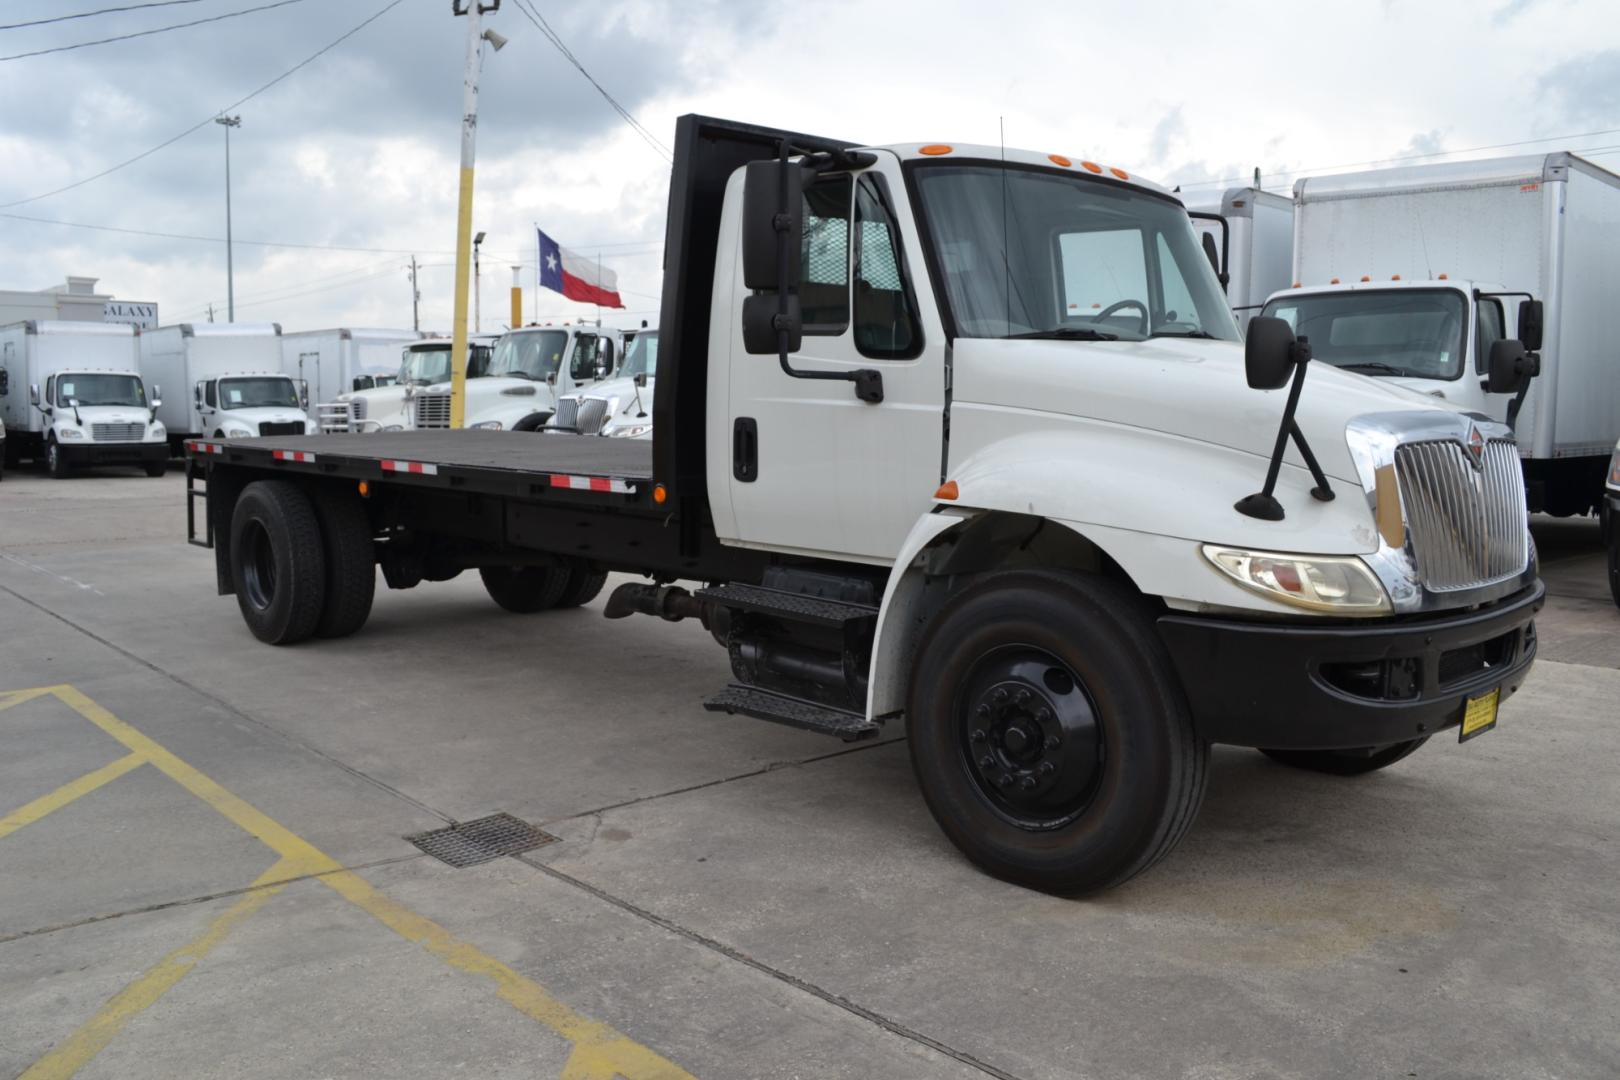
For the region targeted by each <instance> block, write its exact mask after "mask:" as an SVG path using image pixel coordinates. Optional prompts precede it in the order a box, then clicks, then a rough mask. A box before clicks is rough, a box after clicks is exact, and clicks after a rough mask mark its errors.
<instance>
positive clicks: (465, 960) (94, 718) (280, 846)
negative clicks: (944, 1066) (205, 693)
mask: <svg viewBox="0 0 1620 1080" xmlns="http://www.w3.org/2000/svg"><path fill="white" fill-rule="evenodd" d="M44 691H45V693H49V694H52V695H54V696H55V697H56V698H57V699H58V700H59V701H61V702H62V703H63V704H65V705H66V706H68V708H70V709H72V710H73V711H74V712H76V713H78V714H79V715H80V716H82V717H83V718H84V719H86V720H88V721H90V722H91V723H92V724H94V725H96V726H97V727H98V728H100V729H101V730H102V731H104V732H106V733H107V734H108V735H110V736H112V737H113V738H114V739H116V740H117V741H119V742H121V743H123V744H124V746H125V747H126V748H128V749H129V750H130V751H131V752H132V753H134V754H138V755H139V756H140V757H141V758H142V759H143V760H144V761H145V762H146V763H147V764H150V765H151V766H152V767H153V768H155V769H157V770H158V771H159V772H161V773H163V774H164V775H165V776H167V777H168V778H169V779H171V780H173V781H174V782H175V783H176V784H178V785H179V786H181V787H182V788H184V789H185V790H187V791H189V792H190V793H191V794H192V795H195V796H196V797H197V798H198V799H201V800H202V801H203V802H205V803H207V804H208V805H209V806H210V807H212V808H213V809H214V810H215V811H217V812H218V813H219V814H220V815H221V816H222V817H224V818H225V819H226V820H227V821H230V822H231V823H232V824H234V825H235V826H236V827H237V828H239V829H241V830H242V831H243V832H246V833H247V834H248V835H250V836H253V837H254V838H256V839H257V840H258V841H259V842H260V843H262V844H264V845H265V846H266V847H268V848H269V849H270V850H271V851H273V852H274V853H275V854H276V855H277V856H278V858H277V861H276V862H275V864H274V865H272V866H271V868H270V869H269V870H266V871H265V872H264V873H263V874H261V875H260V876H259V878H258V879H257V880H256V881H255V882H254V886H255V887H253V888H250V889H249V891H247V892H245V893H243V894H242V895H241V896H240V897H239V898H238V900H237V902H236V903H235V904H233V905H231V907H230V908H229V909H227V910H226V911H225V912H223V913H221V914H220V915H218V916H216V917H215V919H214V920H213V921H212V922H210V923H209V926H208V929H207V930H205V931H204V932H203V934H202V935H201V936H199V937H198V938H196V939H194V940H193V941H192V942H191V943H190V944H189V945H184V946H181V947H180V948H179V949H177V950H175V951H174V952H171V953H170V954H169V955H168V956H166V957H165V958H164V959H163V960H162V961H160V962H159V963H158V964H157V965H156V966H154V967H152V968H150V969H148V970H147V972H146V973H145V974H144V975H142V976H141V977H140V978H138V979H137V980H136V981H135V982H133V983H131V984H130V985H129V986H127V987H125V988H124V989H123V990H121V991H119V992H118V993H117V994H115V995H113V997H112V998H111V999H110V1000H109V1001H108V1002H107V1003H106V1004H105V1005H103V1006H102V1008H101V1009H100V1011H98V1012H97V1013H96V1015H94V1016H92V1017H91V1018H90V1019H89V1020H87V1021H85V1022H84V1023H83V1024H82V1025H80V1027H79V1028H78V1029H77V1030H76V1031H74V1032H73V1034H72V1035H70V1036H68V1038H67V1039H66V1041H64V1042H62V1043H61V1044H59V1045H58V1046H56V1047H54V1048H53V1049H51V1050H50V1051H47V1053H46V1054H45V1056H44V1057H42V1058H40V1059H39V1061H37V1062H35V1063H34V1064H33V1065H32V1066H30V1067H29V1068H28V1069H27V1070H25V1071H24V1072H23V1073H22V1074H21V1076H20V1077H19V1078H18V1080H66V1078H67V1077H71V1076H72V1075H74V1073H76V1072H77V1071H78V1070H79V1069H80V1068H82V1067H83V1066H84V1065H85V1064H86V1063H87V1062H88V1061H89V1060H90V1059H91V1058H93V1057H94V1056H95V1055H96V1054H97V1053H99V1052H100V1051H101V1050H102V1049H103V1048H104V1047H105V1046H106V1045H107V1044H108V1043H109V1042H110V1041H111V1040H112V1039H113V1038H114V1037H116V1036H117V1035H118V1033H119V1032H120V1031H122V1030H123V1029H124V1027H125V1026H127V1025H128V1024H129V1022H130V1021H131V1020H132V1019H134V1017H135V1016H137V1015H139V1014H140V1013H141V1012H142V1011H143V1010H145V1009H146V1008H147V1007H149V1006H150V1005H152V1004H153V1003H154V1002H156V1001H157V1000H158V999H159V998H160V997H162V996H163V994H165V993H167V992H168V990H169V989H170V988H172V987H173V986H174V985H175V984H176V983H178V982H179V981H180V979H182V978H183V977H184V976H185V975H186V974H187V973H188V972H189V971H191V969H192V968H194V967H195V966H196V965H197V963H198V962H200V961H201V959H202V958H203V957H204V956H206V955H207V953H208V952H209V951H211V950H212V949H213V948H214V947H215V946H217V945H218V944H219V942H220V941H222V940H224V938H225V936H226V934H228V933H229V931H230V930H231V929H233V928H234V927H235V925H236V924H237V923H239V922H241V921H243V920H244V919H246V918H247V917H248V916H250V915H252V914H253V913H254V912H256V911H257V910H258V909H259V908H260V907H262V906H263V905H264V904H265V903H267V902H268V901H269V900H270V898H271V897H273V896H274V895H275V894H276V893H278V892H280V891H281V890H282V889H284V888H286V886H287V885H288V884H290V883H291V880H290V879H289V880H288V881H281V880H279V878H277V877H275V875H276V874H278V872H279V873H281V874H283V875H288V874H290V875H291V876H292V878H296V877H315V878H316V879H317V880H319V881H320V883H321V884H323V885H325V886H326V887H327V888H329V889H331V890H332V891H333V892H335V893H337V894H338V895H339V896H341V897H342V898H343V899H345V900H347V901H349V902H350V903H351V904H354V905H355V906H356V907H358V908H360V910H362V911H364V912H365V913H366V914H368V915H370V916H371V917H372V918H373V919H376V920H377V921H378V922H380V923H382V924H383V926H385V927H387V928H388V929H390V930H392V931H393V932H394V933H396V934H398V935H399V936H400V937H402V938H404V939H405V940H406V941H409V942H411V943H412V944H414V945H417V946H419V947H421V948H422V949H424V950H425V951H427V952H428V953H430V954H432V955H433V956H435V957H437V958H438V959H439V960H440V961H442V962H443V963H445V964H447V965H448V966H450V967H452V968H455V969H456V970H458V971H460V972H463V973H465V974H468V975H474V976H478V977H480V978H482V979H485V980H488V982H490V983H491V984H493V987H494V989H495V992H496V994H497V996H499V997H500V998H501V1000H503V1001H505V1002H506V1003H507V1004H508V1005H511V1006H512V1007H513V1008H514V1009H516V1010H517V1011H518V1012H519V1013H521V1014H523V1015H524V1016H527V1017H528V1018H529V1019H531V1020H534V1021H536V1022H538V1023H540V1024H541V1025H543V1026H544V1027H547V1028H549V1029H550V1030H551V1031H552V1032H554V1033H555V1034H557V1035H560V1036H561V1037H562V1038H564V1039H566V1040H567V1041H568V1042H569V1043H571V1044H572V1046H573V1048H572V1050H571V1052H570V1054H569V1057H568V1062H567V1064H566V1065H565V1067H564V1071H563V1073H562V1080H613V1078H615V1077H623V1080H696V1077H694V1076H692V1074H691V1073H689V1072H687V1071H686V1070H685V1069H682V1068H681V1067H680V1066H678V1065H676V1064H674V1063H673V1062H671V1061H668V1060H667V1059H665V1058H663V1057H661V1056H659V1055H658V1054H657V1053H656V1052H654V1051H652V1050H649V1049H648V1048H647V1047H645V1046H642V1045H641V1044H640V1043H637V1042H634V1041H633V1040H631V1039H630V1038H629V1037H627V1036H625V1035H623V1034H621V1033H620V1032H619V1031H617V1030H616V1029H614V1028H612V1027H611V1026H609V1025H607V1024H604V1023H602V1022H600V1021H596V1020H591V1019H589V1018H587V1017H586V1016H584V1015H582V1014H580V1013H578V1012H575V1011H574V1010H573V1009H572V1008H570V1007H569V1006H568V1005H566V1004H564V1003H563V1002H562V1001H560V1000H558V999H557V998H555V997H553V996H552V995H551V993H550V992H549V991H547V990H546V989H545V987H543V986H541V985H540V984H539V983H537V982H535V981H533V980H532V979H529V978H527V977H526V976H524V975H521V974H519V973H518V972H517V971H516V970H515V969H513V968H511V967H509V966H508V965H506V964H504V963H502V962H501V961H500V960H497V959H496V958H495V957H493V956H490V955H489V954H488V953H486V952H484V951H482V950H481V949H479V948H478V947H477V946H475V945H473V944H471V943H470V942H466V941H463V940H461V939H460V938H458V937H456V936H455V935H454V934H452V933H451V932H450V931H448V930H446V929H445V928H444V927H442V926H440V925H439V924H438V923H436V922H434V921H433V920H431V919H429V918H426V917H425V916H422V915H419V914H417V913H416V912H414V911H412V910H411V909H410V908H407V907H405V906H404V905H403V904H400V903H398V902H396V901H394V900H391V899H389V898H388V897H387V896H384V895H383V894H382V893H381V892H379V891H378V890H377V889H376V888H375V887H374V886H373V885H372V884H371V883H370V882H368V881H366V880H365V879H364V878H362V877H361V876H360V875H358V874H356V873H354V872H353V871H351V870H347V869H345V868H344V867H343V865H342V864H341V863H339V862H338V861H337V860H336V859H333V858H332V857H331V856H330V855H327V854H326V853H325V852H323V851H321V850H320V849H319V848H317V847H315V845H313V844H311V843H310V842H309V841H307V840H305V839H304V838H303V837H301V836H299V835H298V834H296V833H294V832H293V831H292V830H291V829H288V828H287V827H286V826H285V825H282V824H281V823H280V822H278V821H276V820H275V819H274V818H272V817H270V816H269V815H268V814H265V813H264V812H263V811H261V810H259V809H258V808H257V807H255V806H253V805H252V804H251V803H249V802H247V801H246V800H244V799H242V798H241V797H240V796H238V795H235V794H233V793H232V792H231V791H229V790H228V789H226V788H225V787H223V786H221V785H220V784H219V783H217V782H215V781H214V780H212V779H210V778H209V777H208V776H206V775H204V774H203V773H201V772H199V771H198V770H197V769H195V768H193V767H192V766H190V765H188V764H187V763H186V762H185V761H183V760H181V759H180V758H179V757H178V756H176V755H175V754H174V753H173V752H172V751H170V750H168V749H166V748H165V747H164V746H163V745H162V744H160V743H158V742H157V741H156V740H154V739H152V738H151V737H150V736H148V735H145V734H143V733H142V732H141V731H139V730H138V729H136V728H135V727H133V726H131V725H130V724H127V723H125V722H124V721H122V720H120V719H118V717H116V716H114V715H113V714H112V713H111V712H110V711H108V710H107V708H106V707H104V706H102V705H101V704H99V703H98V702H96V701H95V700H93V699H92V698H90V697H89V696H87V695H86V694H84V693H83V692H82V691H80V690H79V689H77V688H76V687H74V686H71V685H68V684H65V683H64V684H58V685H56V686H51V687H46V688H44ZM22 693H27V692H13V693H12V694H11V695H8V696H9V697H19V696H20V695H21V694H22ZM33 696H36V697H37V696H43V695H41V694H34V695H33Z"/></svg>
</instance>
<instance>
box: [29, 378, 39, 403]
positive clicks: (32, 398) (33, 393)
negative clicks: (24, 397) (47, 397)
mask: <svg viewBox="0 0 1620 1080" xmlns="http://www.w3.org/2000/svg"><path fill="white" fill-rule="evenodd" d="M28 404H30V405H38V404H39V383H30V384H29V385H28Z"/></svg>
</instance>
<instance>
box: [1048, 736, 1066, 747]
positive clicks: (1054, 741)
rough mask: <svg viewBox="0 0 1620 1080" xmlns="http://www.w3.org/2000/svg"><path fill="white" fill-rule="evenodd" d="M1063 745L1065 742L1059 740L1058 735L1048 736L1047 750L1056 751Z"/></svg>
mask: <svg viewBox="0 0 1620 1080" xmlns="http://www.w3.org/2000/svg"><path fill="white" fill-rule="evenodd" d="M1062 745H1063V740H1062V739H1060V738H1058V737H1057V736H1056V735H1048V736H1047V737H1046V748H1047V749H1048V750H1056V749H1057V748H1058V747H1060V746H1062Z"/></svg>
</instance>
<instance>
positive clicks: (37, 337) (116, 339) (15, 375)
mask: <svg viewBox="0 0 1620 1080" xmlns="http://www.w3.org/2000/svg"><path fill="white" fill-rule="evenodd" d="M177 389H178V388H177ZM157 398H158V390H157V386H155V385H153V384H150V383H146V382H143V380H142V379H141V376H140V373H139V371H138V369H137V368H136V350H135V328H134V327H133V326H125V325H121V324H117V323H92V322H55V321H29V322H19V323H12V324H11V325H9V326H5V327H0V417H3V418H4V421H5V428H6V437H5V449H6V456H7V459H8V464H11V465H15V464H16V463H17V462H19V461H21V460H22V459H24V458H29V459H32V460H35V461H42V462H44V464H45V467H46V469H47V471H49V472H50V474H51V475H52V476H57V477H60V476H63V475H65V474H66V473H67V471H68V470H69V469H70V468H72V467H73V466H74V465H101V464H106V465H115V464H117V465H122V464H130V465H142V466H144V467H145V468H146V472H147V474H148V475H149V476H162V475H163V472H164V469H165V467H166V465H167V462H168V460H169V444H168V440H167V438H166V432H165V430H164V425H163V422H162V420H161V418H160V417H159V411H160V405H161V403H160V402H159V401H158V400H157Z"/></svg>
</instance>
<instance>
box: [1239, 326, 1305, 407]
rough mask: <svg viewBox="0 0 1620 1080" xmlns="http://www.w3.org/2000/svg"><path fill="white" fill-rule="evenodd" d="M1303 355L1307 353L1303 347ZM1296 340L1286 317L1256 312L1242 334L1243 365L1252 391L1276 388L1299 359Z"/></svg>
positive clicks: (1280, 385)
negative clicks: (1275, 316)
mask: <svg viewBox="0 0 1620 1080" xmlns="http://www.w3.org/2000/svg"><path fill="white" fill-rule="evenodd" d="M1305 348H1306V352H1305V358H1306V359H1308V358H1309V356H1310V352H1309V346H1306V347H1305ZM1299 352H1300V343H1299V342H1298V341H1296V340H1295V338H1294V328H1293V327H1292V326H1289V325H1288V323H1287V321H1286V320H1283V319H1274V318H1270V317H1268V316H1264V315H1257V316H1255V317H1254V318H1252V319H1250V320H1249V329H1248V330H1247V332H1246V333H1245V335H1244V342H1243V368H1244V372H1245V374H1247V376H1248V379H1249V387H1250V388H1251V389H1254V390H1280V389H1282V388H1283V387H1284V386H1286V385H1287V384H1288V377H1289V376H1290V375H1292V374H1293V372H1294V366H1295V364H1297V363H1299V361H1300V359H1301V358H1300V355H1299Z"/></svg>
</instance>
